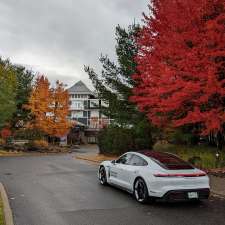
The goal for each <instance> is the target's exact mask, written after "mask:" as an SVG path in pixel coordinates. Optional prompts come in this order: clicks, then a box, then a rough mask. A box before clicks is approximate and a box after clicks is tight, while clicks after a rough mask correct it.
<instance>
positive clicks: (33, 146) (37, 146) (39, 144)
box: [26, 140, 48, 151]
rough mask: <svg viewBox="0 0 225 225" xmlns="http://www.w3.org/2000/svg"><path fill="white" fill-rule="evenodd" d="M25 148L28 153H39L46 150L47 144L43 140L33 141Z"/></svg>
mask: <svg viewBox="0 0 225 225" xmlns="http://www.w3.org/2000/svg"><path fill="white" fill-rule="evenodd" d="M26 147H27V150H29V151H40V150H43V149H46V148H48V142H47V141H45V140H34V141H30V142H29V143H28V144H26Z"/></svg>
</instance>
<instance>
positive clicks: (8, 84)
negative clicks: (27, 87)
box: [0, 58, 17, 129]
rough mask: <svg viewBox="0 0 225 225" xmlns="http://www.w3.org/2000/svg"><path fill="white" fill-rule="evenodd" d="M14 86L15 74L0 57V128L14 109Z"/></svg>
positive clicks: (8, 119) (15, 82)
mask: <svg viewBox="0 0 225 225" xmlns="http://www.w3.org/2000/svg"><path fill="white" fill-rule="evenodd" d="M16 86H17V80H16V75H15V71H14V70H13V67H12V65H11V63H10V62H9V61H8V60H2V59H1V58H0V129H1V128H2V127H4V126H5V125H6V123H8V122H9V121H10V120H11V118H12V115H13V113H14V112H15V111H16V104H15V97H16Z"/></svg>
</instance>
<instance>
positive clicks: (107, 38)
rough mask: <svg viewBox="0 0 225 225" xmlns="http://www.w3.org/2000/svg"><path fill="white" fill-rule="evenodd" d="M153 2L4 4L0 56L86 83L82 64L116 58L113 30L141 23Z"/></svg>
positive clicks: (22, 0)
mask: <svg viewBox="0 0 225 225" xmlns="http://www.w3.org/2000/svg"><path fill="white" fill-rule="evenodd" d="M148 2H149V0H38V1H37V0H0V55H1V56H3V57H4V58H5V57H7V58H10V59H11V61H12V62H13V63H18V64H23V65H26V66H27V67H28V68H32V69H33V70H34V71H35V72H37V71H38V72H40V73H44V74H46V75H47V76H48V77H49V79H50V80H51V81H54V80H56V79H59V80H61V81H63V82H64V83H66V84H68V85H69V86H70V85H72V84H73V83H74V82H76V81H78V80H83V81H84V82H86V83H88V85H89V87H90V84H91V82H90V81H89V80H88V76H87V74H86V73H85V72H84V70H83V67H84V65H90V66H92V67H94V68H97V69H100V64H99V62H98V58H99V56H100V54H101V53H103V54H108V55H109V56H110V57H111V58H115V53H114V51H115V50H114V46H115V35H114V33H115V26H116V25H117V24H120V25H122V26H124V27H126V26H127V25H129V24H131V23H132V22H133V21H134V19H135V20H136V21H139V22H140V21H141V19H142V12H143V11H145V12H146V11H147V4H148Z"/></svg>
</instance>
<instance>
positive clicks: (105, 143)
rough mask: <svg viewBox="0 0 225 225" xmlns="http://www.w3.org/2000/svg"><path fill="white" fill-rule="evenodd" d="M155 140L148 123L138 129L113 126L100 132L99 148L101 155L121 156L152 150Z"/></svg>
mask: <svg viewBox="0 0 225 225" xmlns="http://www.w3.org/2000/svg"><path fill="white" fill-rule="evenodd" d="M152 145H153V140H152V137H151V132H150V125H149V124H148V123H145V125H144V124H140V125H139V126H138V127H133V128H124V127H118V126H111V127H108V128H105V129H103V130H101V131H100V132H99V135H98V146H99V151H100V153H101V154H115V155H119V154H122V153H124V152H127V151H139V150H143V149H152Z"/></svg>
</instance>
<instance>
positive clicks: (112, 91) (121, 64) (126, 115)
mask: <svg viewBox="0 0 225 225" xmlns="http://www.w3.org/2000/svg"><path fill="white" fill-rule="evenodd" d="M138 30H139V26H138V25H132V26H129V28H128V30H126V29H123V28H121V27H120V26H119V25H118V26H117V27H116V42H117V44H116V55H117V60H118V64H116V63H114V62H112V61H111V60H110V59H109V58H108V56H103V55H102V56H101V57H100V62H101V63H102V68H103V69H102V72H101V74H100V75H99V74H97V73H95V71H94V70H93V69H92V68H90V67H87V66H85V71H86V72H87V73H88V74H89V77H90V79H91V80H92V83H93V85H94V87H95V89H96V91H97V94H98V96H99V98H101V99H102V100H103V101H104V102H105V103H106V104H107V107H105V108H104V107H103V108H102V112H103V113H104V114H105V115H107V116H109V117H110V118H113V120H114V121H115V122H116V123H118V124H121V125H125V126H126V125H134V124H136V123H138V122H140V120H142V119H144V115H143V114H142V113H140V112H138V110H137V108H136V105H135V104H134V103H132V102H130V101H129V98H130V96H131V95H132V87H133V86H134V80H133V79H132V78H131V75H132V74H134V73H135V72H136V63H135V62H134V57H135V56H136V53H137V46H136V42H135V40H136V35H137V33H138Z"/></svg>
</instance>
